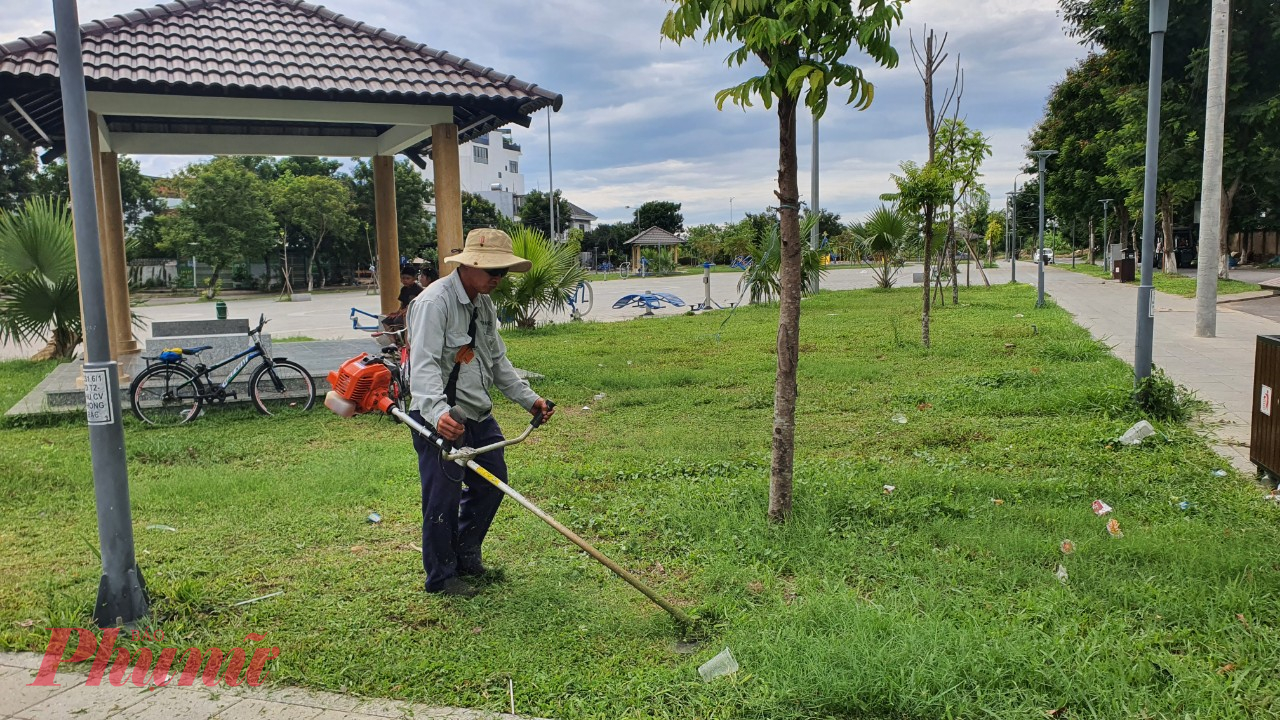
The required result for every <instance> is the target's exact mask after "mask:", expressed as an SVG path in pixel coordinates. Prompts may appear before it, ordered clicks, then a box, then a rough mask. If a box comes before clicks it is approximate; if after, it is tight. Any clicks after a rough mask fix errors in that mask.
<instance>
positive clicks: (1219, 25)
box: [1196, 0, 1231, 337]
mask: <svg viewBox="0 0 1280 720" xmlns="http://www.w3.org/2000/svg"><path fill="white" fill-rule="evenodd" d="M1212 15H1213V20H1212V23H1211V27H1212V33H1211V35H1210V40H1209V56H1210V57H1209V85H1208V100H1207V102H1206V104H1205V133H1204V134H1205V143H1204V166H1203V173H1204V175H1203V181H1202V182H1201V192H1202V193H1203V195H1202V198H1203V201H1204V207H1207V208H1220V207H1222V148H1223V145H1224V140H1223V136H1222V133H1223V127H1224V126H1225V125H1226V105H1227V54H1228V50H1229V48H1230V45H1231V41H1230V37H1231V0H1213V10H1212ZM1223 224H1224V223H1223V218H1222V216H1221V215H1220V214H1219V213H1216V212H1212V211H1210V212H1208V213H1205V214H1204V215H1202V222H1201V224H1200V228H1201V236H1200V239H1201V241H1202V242H1201V244H1200V247H1199V252H1198V253H1197V255H1198V259H1199V262H1198V265H1199V267H1198V268H1197V269H1196V270H1197V273H1196V336H1197V337H1214V336H1215V335H1217V332H1218V308H1217V303H1218V280H1217V275H1218V267H1217V265H1218V262H1219V258H1218V253H1219V252H1220V248H1221V247H1222V235H1223V232H1222V230H1223V227H1222V226H1223ZM1221 262H1222V264H1223V265H1228V264H1230V263H1229V260H1228V258H1226V257H1223V258H1221Z"/></svg>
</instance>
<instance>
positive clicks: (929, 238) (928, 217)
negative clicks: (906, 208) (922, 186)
mask: <svg viewBox="0 0 1280 720" xmlns="http://www.w3.org/2000/svg"><path fill="white" fill-rule="evenodd" d="M931 254H933V202H928V203H925V206H924V312H923V313H921V315H920V342H921V344H922V345H924V346H925V347H926V348H928V347H929V291H930V290H932V289H933V278H931V277H929V260H930V257H929V256H930V255H931Z"/></svg>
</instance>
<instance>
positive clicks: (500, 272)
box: [485, 268, 511, 278]
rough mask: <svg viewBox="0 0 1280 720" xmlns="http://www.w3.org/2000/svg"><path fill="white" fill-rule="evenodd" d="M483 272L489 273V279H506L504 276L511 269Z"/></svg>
mask: <svg viewBox="0 0 1280 720" xmlns="http://www.w3.org/2000/svg"><path fill="white" fill-rule="evenodd" d="M485 272H487V273H489V277H491V278H503V277H506V276H507V273H509V272H511V268H499V269H497V270H485Z"/></svg>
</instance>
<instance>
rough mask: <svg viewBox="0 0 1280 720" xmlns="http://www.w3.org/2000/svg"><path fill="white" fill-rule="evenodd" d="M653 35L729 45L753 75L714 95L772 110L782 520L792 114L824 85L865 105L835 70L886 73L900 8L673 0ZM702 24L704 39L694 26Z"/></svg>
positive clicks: (787, 476)
mask: <svg viewBox="0 0 1280 720" xmlns="http://www.w3.org/2000/svg"><path fill="white" fill-rule="evenodd" d="M673 3H674V5H675V7H673V8H672V9H670V10H669V11H668V12H667V16H666V18H665V19H664V20H663V23H662V34H663V35H664V36H666V37H667V38H668V39H670V40H674V41H675V42H676V43H681V42H683V41H685V40H688V39H691V38H694V37H696V36H697V35H699V34H700V33H701V34H702V39H703V42H704V43H708V44H710V43H714V42H717V41H719V40H729V41H730V42H733V43H738V47H736V48H735V49H734V50H732V51H731V52H730V53H729V56H728V58H727V63H728V64H729V65H730V66H739V67H740V66H742V65H744V64H746V63H747V62H748V61H749V60H750V61H759V62H760V64H761V65H763V72H762V73H761V74H760V75H756V76H755V77H752V78H749V79H748V80H746V81H744V82H742V83H740V84H738V85H736V86H734V87H731V88H726V89H724V90H721V91H719V92H717V93H716V105H717V107H719V108H721V109H723V107H724V103H725V102H726V101H729V102H732V103H733V104H735V105H739V106H741V107H743V108H744V109H745V108H747V107H750V106H751V104H752V99H753V98H759V100H760V101H761V102H762V103H763V104H764V106H765V109H771V108H773V106H774V105H775V104H776V105H777V116H778V189H777V191H776V195H777V198H778V211H779V215H780V222H779V224H780V232H779V235H780V238H779V244H780V252H781V262H780V272H779V275H780V281H781V287H780V288H779V291H780V299H781V302H780V303H779V310H778V315H779V317H778V345H777V348H778V374H777V381H776V383H775V386H774V404H773V406H774V411H773V415H774V420H773V460H772V463H771V467H770V487H769V519H770V520H772V521H774V522H782V521H783V520H785V519H786V518H787V517H788V516H789V515H790V513H791V480H792V467H793V465H794V455H795V410H796V391H797V388H796V366H797V364H798V360H799V338H800V294H801V283H802V269H801V266H802V262H803V252H802V241H801V239H800V190H799V186H798V182H797V178H796V112H797V109H798V107H799V104H800V102H801V99H802V97H801V94H802V91H805V88H806V87H807V88H808V89H807V91H805V92H803V101H804V103H805V105H807V106H808V108H809V110H810V112H811V113H812V114H813V116H814V117H815V118H820V117H821V116H822V114H823V113H824V112H825V110H826V107H827V96H828V92H829V89H830V87H831V86H832V85H835V86H836V87H838V88H845V89H848V91H849V99H848V102H849V103H851V104H854V105H855V107H857V108H859V109H866V108H867V107H869V106H870V105H871V101H872V98H873V94H874V87H873V85H872V84H871V81H870V80H868V79H867V78H866V76H865V75H864V74H863V71H862V70H861V69H860V68H858V67H856V66H853V65H849V64H846V63H845V62H844V58H845V56H846V55H847V54H848V53H849V52H850V50H851V49H852V50H855V51H857V52H859V53H866V54H867V55H868V56H869V57H870V58H871V59H872V60H873V61H875V62H876V63H878V64H880V65H884V66H887V67H893V66H895V65H897V63H898V54H897V52H896V51H895V50H894V49H893V45H892V44H891V42H890V31H891V30H892V28H893V27H895V26H896V25H897V24H898V23H900V22H901V21H902V4H903V0H857V1H856V2H853V1H851V0H746V1H744V2H724V1H723V0H673ZM704 26H705V31H703V27H704Z"/></svg>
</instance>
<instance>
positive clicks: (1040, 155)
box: [1031, 150, 1058, 308]
mask: <svg viewBox="0 0 1280 720" xmlns="http://www.w3.org/2000/svg"><path fill="white" fill-rule="evenodd" d="M1031 154H1032V155H1034V156H1035V158H1036V160H1038V161H1039V163H1040V169H1039V175H1040V231H1039V232H1040V242H1039V248H1038V249H1037V250H1036V265H1037V266H1038V267H1039V278H1038V281H1039V284H1038V286H1037V289H1036V307H1038V308H1042V307H1044V161H1045V160H1047V159H1048V158H1049V157H1050V156H1052V155H1057V154H1058V151H1057V150H1032V151H1031Z"/></svg>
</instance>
